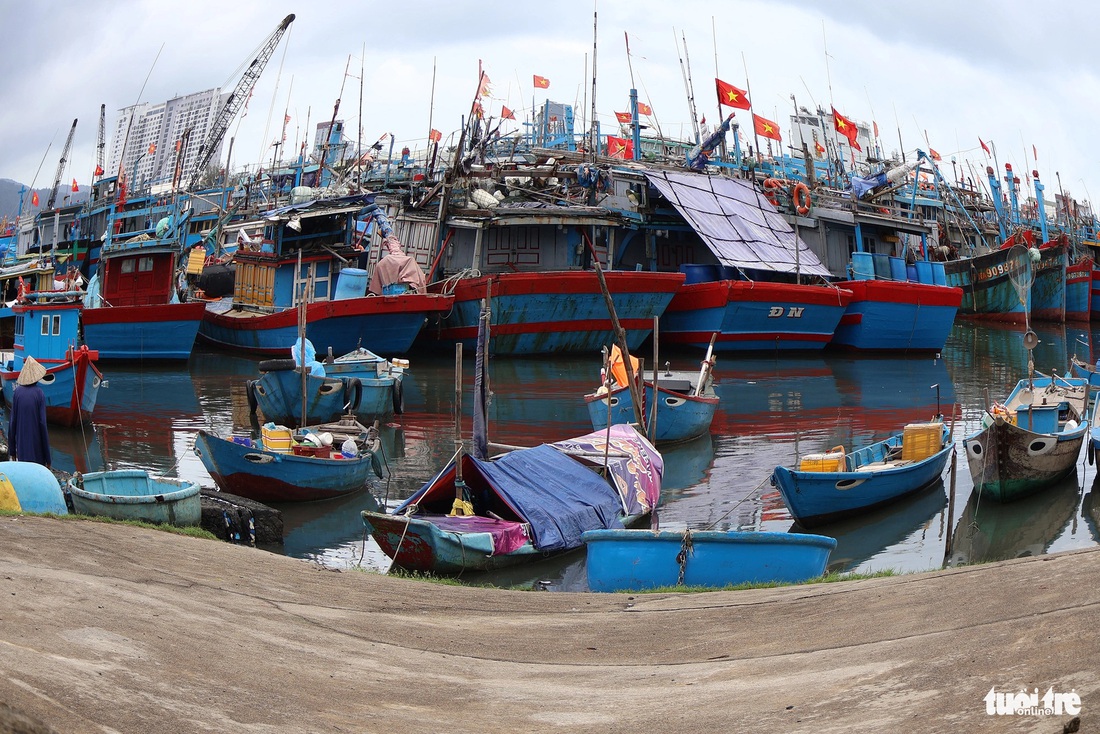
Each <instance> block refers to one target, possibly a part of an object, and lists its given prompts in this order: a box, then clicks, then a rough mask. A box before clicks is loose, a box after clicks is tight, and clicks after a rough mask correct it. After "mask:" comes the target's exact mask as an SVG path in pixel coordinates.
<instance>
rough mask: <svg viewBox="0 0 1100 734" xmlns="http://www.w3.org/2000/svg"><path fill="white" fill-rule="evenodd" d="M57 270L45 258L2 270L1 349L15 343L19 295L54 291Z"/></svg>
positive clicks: (0, 290) (0, 281)
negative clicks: (14, 309)
mask: <svg viewBox="0 0 1100 734" xmlns="http://www.w3.org/2000/svg"><path fill="white" fill-rule="evenodd" d="M55 272H56V268H55V267H54V266H53V265H51V264H50V263H49V262H48V261H47V260H46V259H45V258H34V259H31V260H24V261H23V262H17V263H15V264H14V265H8V266H6V267H3V268H0V349H11V347H12V344H13V343H14V342H15V311H13V310H12V306H14V305H15V304H16V303H17V302H18V299H19V294H20V293H22V292H28V291H36V292H39V291H51V290H53V289H54V284H53V282H54V274H55Z"/></svg>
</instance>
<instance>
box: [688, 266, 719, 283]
mask: <svg viewBox="0 0 1100 734" xmlns="http://www.w3.org/2000/svg"><path fill="white" fill-rule="evenodd" d="M680 272H681V273H684V274H686V275H687V279H685V280H684V285H691V284H692V283H710V282H711V281H715V280H721V276H720V273H721V266H720V265H695V264H692V263H684V264H683V265H681V266H680Z"/></svg>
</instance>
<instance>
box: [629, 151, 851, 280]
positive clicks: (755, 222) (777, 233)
mask: <svg viewBox="0 0 1100 734" xmlns="http://www.w3.org/2000/svg"><path fill="white" fill-rule="evenodd" d="M645 175H646V178H648V179H649V182H650V183H651V184H652V185H653V186H654V188H656V189H657V191H659V192H660V193H661V196H663V197H665V198H666V199H668V200H669V201H670V202H671V203H672V205H673V206H674V207H676V210H677V211H678V212H680V215H681V216H683V218H684V219H686V220H687V223H688V224H690V225H691V227H692V229H694V230H695V232H696V234H698V235H699V237H700V239H702V240H703V242H704V243H705V244H706V246H707V247H709V248H710V250H711V252H713V253H714V255H715V256H716V257H717V258H718V261H719V262H720V263H722V264H723V265H730V266H732V267H737V268H747V269H750V270H771V271H775V272H780V273H793V272H795V269H796V267H797V269H798V270H799V272H801V273H803V274H806V275H821V276H824V277H830V276H831V273H830V272H829V270H828V268H826V267H825V266H824V265H822V264H821V260H819V259H818V257H817V255H815V254H814V253H813V251H812V250H811V249H810V248H809V247H808V246H807V245H806V243H805V242H803V241H802V240H801V239H799V238H798V237H797V236H796V235H795V233H794V230H793V229H792V228H791V225H789V224H788V223H787V220H786V219H784V218H783V215H781V214H780V213H779V211H778V210H777V209H776V207H775V205H774V204H772V203H771V202H770V201H768V200H767V199H766V198H764V195H763V194H762V193H760V192H759V191H757V190H756V188H755V187H754V186H753V185H752V184H751V183H749V182H748V181H743V180H741V179H736V178H726V177H724V176H714V175H709V174H703V173H684V172H678V171H646V172H645ZM796 251H797V253H798V256H797V263H796V257H795V252H796Z"/></svg>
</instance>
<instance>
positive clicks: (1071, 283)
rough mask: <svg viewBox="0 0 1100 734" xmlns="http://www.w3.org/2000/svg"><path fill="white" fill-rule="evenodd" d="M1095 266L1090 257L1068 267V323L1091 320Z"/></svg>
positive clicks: (1081, 257)
mask: <svg viewBox="0 0 1100 734" xmlns="http://www.w3.org/2000/svg"><path fill="white" fill-rule="evenodd" d="M1093 266H1094V262H1093V259H1092V257H1091V256H1089V255H1081V256H1080V257H1078V258H1077V260H1076V261H1075V262H1072V263H1070V264H1069V265H1067V266H1066V322H1075V323H1088V321H1089V319H1090V314H1091V311H1092V277H1093V275H1092V274H1093V269H1094V268H1093Z"/></svg>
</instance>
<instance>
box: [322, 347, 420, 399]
mask: <svg viewBox="0 0 1100 734" xmlns="http://www.w3.org/2000/svg"><path fill="white" fill-rule="evenodd" d="M408 369H409V360H407V359H402V358H399V357H395V358H393V359H386V358H384V357H379V356H378V355H377V354H375V353H374V352H372V351H370V350H369V349H364V348H363V347H357V348H356V349H354V350H352V351H350V352H348V353H347V354H341V355H340V356H339V357H333V356H332V352H331V350H330V351H329V355H328V356H327V357H326V358H325V374H326V375H331V376H333V377H341V378H345V379H347V378H355V379H357V380H359V382H360V384H362V385H363V397H362V399H360V401H359V412H360V413H363V414H367V415H388V414H389V413H391V412H392V413H393V414H395V415H400V414H401V413H404V412H405V390H404V380H405V375H406V374H408Z"/></svg>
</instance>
